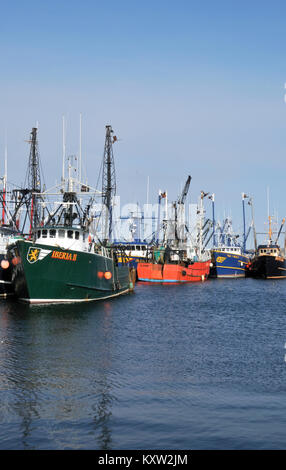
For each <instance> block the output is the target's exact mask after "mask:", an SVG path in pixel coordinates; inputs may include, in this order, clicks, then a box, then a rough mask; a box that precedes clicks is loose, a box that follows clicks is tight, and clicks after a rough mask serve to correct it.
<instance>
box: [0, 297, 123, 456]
mask: <svg viewBox="0 0 286 470" xmlns="http://www.w3.org/2000/svg"><path fill="white" fill-rule="evenodd" d="M112 314H113V310H112V303H110V302H102V303H100V304H99V303H98V304H95V303H84V304H69V305H47V306H29V305H25V304H20V303H17V302H11V301H5V302H2V303H1V304H0V394H1V396H2V397H3V398H2V400H1V403H2V405H1V408H2V410H1V421H2V424H4V427H2V430H3V431H2V432H3V433H4V432H5V424H6V425H7V427H9V423H10V424H11V422H13V423H15V422H16V423H17V424H16V425H15V424H14V426H16V428H17V432H16V433H14V438H13V445H12V446H11V445H9V448H10V449H34V448H45V449H48V448H53V449H56V448H77V447H78V441H79V439H78V433H77V432H76V431H75V428H76V426H74V424H75V423H78V422H80V421H85V427H86V428H87V429H88V433H89V435H93V437H94V442H93V444H91V443H90V442H89V444H83V443H82V444H81V448H85V447H82V446H85V445H87V446H88V447H89V448H99V449H110V448H111V445H112V432H111V427H110V420H111V417H112V405H113V401H114V391H113V387H114V386H118V384H116V381H114V377H113V376H112V374H111V376H110V371H112V335H113V321H112ZM55 423H62V425H64V426H65V427H66V429H67V433H66V434H65V435H61V438H60V439H58V437H56V436H57V425H55ZM0 441H1V442H2V446H4V447H2V448H7V447H5V443H4V442H5V441H3V440H2V439H0Z"/></svg>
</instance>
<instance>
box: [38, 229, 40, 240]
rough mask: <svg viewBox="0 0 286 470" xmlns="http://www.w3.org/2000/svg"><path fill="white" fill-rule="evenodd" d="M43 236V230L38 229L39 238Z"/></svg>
mask: <svg viewBox="0 0 286 470" xmlns="http://www.w3.org/2000/svg"><path fill="white" fill-rule="evenodd" d="M40 237H41V230H38V238H40Z"/></svg>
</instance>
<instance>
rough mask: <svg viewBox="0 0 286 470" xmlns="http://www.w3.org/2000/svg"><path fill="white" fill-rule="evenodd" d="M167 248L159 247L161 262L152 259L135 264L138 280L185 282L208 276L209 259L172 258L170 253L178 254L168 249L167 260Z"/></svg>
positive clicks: (199, 279)
mask: <svg viewBox="0 0 286 470" xmlns="http://www.w3.org/2000/svg"><path fill="white" fill-rule="evenodd" d="M167 252H168V248H166V249H165V248H164V249H161V256H163V260H162V262H160V261H159V262H158V261H152V262H148V263H138V264H137V276H138V280H139V281H145V282H161V283H185V282H198V281H204V280H206V279H207V278H208V276H209V272H210V264H211V261H210V259H209V260H206V261H191V260H185V261H184V260H182V261H177V260H174V261H173V262H172V255H173V254H178V253H177V252H176V251H170V252H169V255H170V257H171V259H170V258H169V259H170V261H169V262H166V261H164V259H166V258H165V256H166V253H167Z"/></svg>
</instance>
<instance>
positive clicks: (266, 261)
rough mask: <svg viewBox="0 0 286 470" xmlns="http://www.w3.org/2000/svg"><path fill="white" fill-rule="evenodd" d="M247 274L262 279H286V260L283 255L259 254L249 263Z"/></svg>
mask: <svg viewBox="0 0 286 470" xmlns="http://www.w3.org/2000/svg"><path fill="white" fill-rule="evenodd" d="M247 274H248V276H250V277H255V278H261V279H285V278H286V260H285V258H284V257H281V256H276V257H275V256H267V255H264V256H257V257H256V258H254V259H253V260H252V261H251V263H250V264H249V267H248V271H247Z"/></svg>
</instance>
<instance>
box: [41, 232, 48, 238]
mask: <svg viewBox="0 0 286 470" xmlns="http://www.w3.org/2000/svg"><path fill="white" fill-rule="evenodd" d="M47 236H48V231H47V230H42V237H43V238H47Z"/></svg>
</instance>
